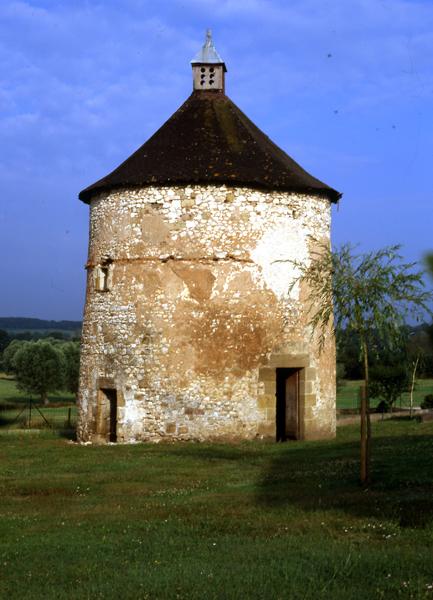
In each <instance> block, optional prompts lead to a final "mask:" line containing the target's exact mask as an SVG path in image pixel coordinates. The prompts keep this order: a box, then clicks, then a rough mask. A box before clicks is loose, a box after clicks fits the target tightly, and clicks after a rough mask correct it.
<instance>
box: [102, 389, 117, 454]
mask: <svg viewBox="0 0 433 600" xmlns="http://www.w3.org/2000/svg"><path fill="white" fill-rule="evenodd" d="M100 392H101V409H102V414H103V419H102V421H103V422H102V424H101V425H102V431H101V433H102V435H105V436H106V439H107V441H108V442H117V392H116V390H113V389H101V390H100Z"/></svg>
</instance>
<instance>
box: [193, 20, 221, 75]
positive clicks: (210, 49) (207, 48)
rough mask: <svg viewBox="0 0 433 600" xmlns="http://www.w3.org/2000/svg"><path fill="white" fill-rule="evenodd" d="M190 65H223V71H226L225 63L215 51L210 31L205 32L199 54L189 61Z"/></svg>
mask: <svg viewBox="0 0 433 600" xmlns="http://www.w3.org/2000/svg"><path fill="white" fill-rule="evenodd" d="M191 64H192V65H223V66H224V71H227V68H226V65H225V62H224V61H223V59H222V58H221V56H220V55H219V54H218V52H217V51H216V48H215V45H214V43H213V39H212V31H211V30H210V29H208V30H207V31H206V39H205V42H204V44H203V46H202V48H201V50H200V51H199V52H197V54H196V55H195V57H194V58H193V59H192V61H191Z"/></svg>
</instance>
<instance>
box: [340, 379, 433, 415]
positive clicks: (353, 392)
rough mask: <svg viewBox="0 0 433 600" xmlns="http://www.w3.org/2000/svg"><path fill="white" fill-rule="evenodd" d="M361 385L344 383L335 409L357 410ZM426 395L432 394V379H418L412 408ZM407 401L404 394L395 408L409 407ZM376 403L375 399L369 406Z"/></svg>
mask: <svg viewBox="0 0 433 600" xmlns="http://www.w3.org/2000/svg"><path fill="white" fill-rule="evenodd" d="M361 384H362V381H345V382H344V385H343V386H342V387H341V389H340V390H338V392H337V408H358V406H359V400H358V394H359V387H360V385H361ZM427 394H433V379H418V380H417V382H416V387H415V391H414V394H413V404H414V406H419V405H420V404H421V402H422V401H423V400H424V397H425V396H426V395H427ZM409 401H410V399H409V393H405V394H403V395H402V397H401V402H400V400H399V401H398V402H397V404H396V405H395V407H396V408H399V407H400V406H406V407H409ZM378 403H379V401H378V400H375V399H372V400H371V402H370V404H371V406H376V405H377V404H378Z"/></svg>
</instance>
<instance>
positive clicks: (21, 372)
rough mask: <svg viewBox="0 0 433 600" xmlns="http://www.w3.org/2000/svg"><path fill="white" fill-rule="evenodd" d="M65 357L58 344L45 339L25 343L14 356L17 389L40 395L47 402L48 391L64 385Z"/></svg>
mask: <svg viewBox="0 0 433 600" xmlns="http://www.w3.org/2000/svg"><path fill="white" fill-rule="evenodd" d="M65 368H66V359H65V357H64V355H63V352H62V351H61V349H60V347H59V346H58V345H53V344H51V343H50V342H48V341H46V340H38V341H36V342H27V343H25V344H24V345H23V346H22V347H21V348H20V349H19V350H18V351H17V352H16V354H15V356H14V372H15V378H16V381H17V386H18V388H19V389H21V390H23V391H25V392H28V393H29V394H36V395H38V396H40V398H41V400H42V402H44V404H47V403H48V392H54V391H57V390H60V389H62V388H63V386H64V378H65Z"/></svg>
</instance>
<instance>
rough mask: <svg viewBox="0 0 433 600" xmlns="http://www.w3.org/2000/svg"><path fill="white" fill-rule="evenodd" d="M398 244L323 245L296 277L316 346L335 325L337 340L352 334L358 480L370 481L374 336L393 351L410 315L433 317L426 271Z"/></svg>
mask: <svg viewBox="0 0 433 600" xmlns="http://www.w3.org/2000/svg"><path fill="white" fill-rule="evenodd" d="M399 249H400V246H388V247H385V248H382V249H381V250H378V251H376V252H368V253H365V254H357V253H356V252H355V249H354V248H353V246H351V245H350V244H345V245H343V246H341V247H340V248H339V249H336V250H334V251H332V250H331V249H330V248H329V247H328V246H326V245H324V246H322V247H320V248H319V249H318V251H317V252H316V253H315V254H314V255H313V258H312V260H311V263H310V264H309V265H308V266H305V265H303V264H302V263H297V262H296V266H297V268H298V269H299V273H300V275H299V277H298V279H297V281H300V282H303V283H304V284H305V285H306V286H307V288H308V290H309V292H308V298H309V300H308V302H309V305H308V311H309V317H310V319H309V322H310V325H311V326H312V329H313V331H314V332H316V333H317V332H318V335H319V344H320V348H323V344H324V341H325V338H326V336H327V335H329V328H330V327H332V324H333V325H334V328H335V331H336V334H337V338H338V335H339V333H341V332H342V331H343V330H346V331H348V332H355V333H356V334H357V338H358V339H359V351H360V357H361V359H362V365H363V375H364V387H363V390H362V392H363V393H362V394H361V473H360V475H361V482H362V483H363V484H365V483H367V482H368V481H369V477H370V453H371V426H370V406H369V404H370V403H369V394H368V383H369V364H370V354H371V352H372V348H373V342H374V341H377V338H378V337H379V339H380V340H381V342H382V344H383V345H384V347H387V348H389V349H390V350H392V349H393V348H396V347H397V346H398V345H399V343H400V342H401V332H402V329H403V328H402V326H403V325H404V323H405V321H406V320H407V318H408V317H412V318H419V317H422V316H425V313H430V314H432V313H431V307H430V306H429V303H430V302H431V301H432V299H433V294H432V292H431V291H428V290H426V289H425V284H424V273H423V272H422V271H420V270H419V269H418V268H417V263H405V262H403V259H402V256H401V255H400V254H399Z"/></svg>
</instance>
